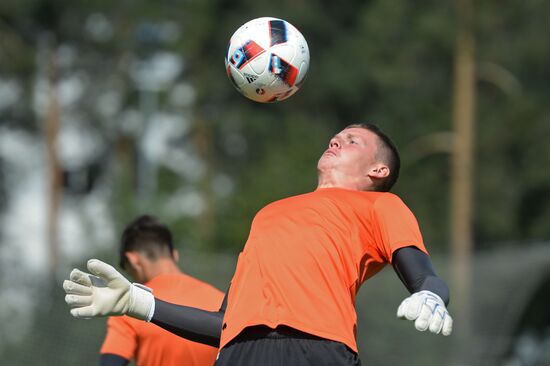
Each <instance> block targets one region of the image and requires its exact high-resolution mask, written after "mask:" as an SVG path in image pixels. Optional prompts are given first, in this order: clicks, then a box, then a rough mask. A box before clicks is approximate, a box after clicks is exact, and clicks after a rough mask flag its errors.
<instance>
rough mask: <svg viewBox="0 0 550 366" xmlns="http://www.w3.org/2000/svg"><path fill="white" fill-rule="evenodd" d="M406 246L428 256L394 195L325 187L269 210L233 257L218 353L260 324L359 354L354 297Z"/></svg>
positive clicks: (263, 212)
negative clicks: (343, 346) (287, 329)
mask: <svg viewBox="0 0 550 366" xmlns="http://www.w3.org/2000/svg"><path fill="white" fill-rule="evenodd" d="M405 246H416V247H418V248H419V249H420V250H422V251H424V252H426V249H425V247H424V244H423V240H422V236H421V234H420V230H419V228H418V223H417V221H416V219H415V217H414V215H413V214H412V212H411V211H410V210H409V209H408V208H407V206H406V205H405V204H404V203H403V201H401V199H400V198H399V197H397V196H396V195H394V194H392V193H387V192H384V193H382V192H360V191H352V190H346V189H339V188H324V189H317V190H316V191H314V192H311V193H306V194H303V195H299V196H294V197H290V198H286V199H283V200H280V201H276V202H274V203H271V204H269V205H267V206H266V207H264V208H263V209H262V210H260V211H259V212H258V214H257V215H256V217H255V218H254V220H253V222H252V226H251V229H250V234H249V237H248V240H247V242H246V244H245V247H244V249H243V251H242V252H241V254H240V255H239V260H238V263H237V268H236V271H235V275H234V277H233V280H232V282H231V288H230V291H229V297H228V303H227V310H226V313H225V317H224V325H223V327H222V328H223V331H222V339H221V344H220V347H223V346H224V345H226V344H227V343H228V342H229V341H230V340H231V339H233V338H234V337H236V336H237V335H238V334H239V333H240V332H241V331H242V330H243V329H244V328H246V327H248V326H253V325H259V324H263V325H267V326H269V327H273V328H275V327H276V326H278V325H287V326H290V327H292V328H295V329H299V330H301V331H303V332H306V333H309V334H313V335H316V336H319V337H323V338H326V339H330V340H334V341H338V342H342V343H344V344H346V345H347V346H348V347H350V348H351V349H353V350H354V351H356V352H357V344H356V340H355V336H356V324H357V315H356V313H355V296H356V294H357V291H358V290H359V287H360V286H361V284H362V283H363V282H364V281H365V280H366V279H368V278H369V277H371V276H373V275H374V274H376V273H377V272H378V271H379V270H380V269H382V267H383V266H384V265H385V264H386V263H390V262H391V259H392V254H393V252H394V251H395V250H397V249H399V248H402V247H405Z"/></svg>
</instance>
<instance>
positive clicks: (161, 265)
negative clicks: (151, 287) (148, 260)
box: [146, 258, 181, 281]
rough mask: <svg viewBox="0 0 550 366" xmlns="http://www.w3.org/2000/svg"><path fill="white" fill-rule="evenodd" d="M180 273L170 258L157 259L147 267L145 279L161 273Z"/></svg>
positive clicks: (150, 278)
mask: <svg viewBox="0 0 550 366" xmlns="http://www.w3.org/2000/svg"><path fill="white" fill-rule="evenodd" d="M177 273H181V270H180V268H179V267H178V265H177V264H176V262H174V261H173V260H172V259H163V258H162V259H158V260H157V261H155V263H154V264H153V265H151V266H150V267H149V268H148V269H147V274H146V275H147V278H148V280H147V281H150V280H152V279H153V278H155V277H157V276H160V275H163V274H177Z"/></svg>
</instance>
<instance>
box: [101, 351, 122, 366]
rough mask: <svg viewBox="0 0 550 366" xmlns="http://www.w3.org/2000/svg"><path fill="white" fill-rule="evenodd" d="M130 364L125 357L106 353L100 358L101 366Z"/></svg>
mask: <svg viewBox="0 0 550 366" xmlns="http://www.w3.org/2000/svg"><path fill="white" fill-rule="evenodd" d="M128 362H129V361H128V360H127V359H125V358H124V357H122V356H119V355H113V354H112V353H104V354H102V355H101V357H100V358H99V365H100V366H126V365H128Z"/></svg>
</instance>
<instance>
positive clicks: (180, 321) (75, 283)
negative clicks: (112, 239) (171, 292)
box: [63, 259, 227, 346]
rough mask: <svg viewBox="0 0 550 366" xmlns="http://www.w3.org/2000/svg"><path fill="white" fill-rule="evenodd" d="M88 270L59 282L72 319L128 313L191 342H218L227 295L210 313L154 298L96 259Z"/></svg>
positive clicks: (148, 290)
mask: <svg viewBox="0 0 550 366" xmlns="http://www.w3.org/2000/svg"><path fill="white" fill-rule="evenodd" d="M88 270H89V271H90V272H91V274H90V273H85V272H82V271H80V270H78V269H74V270H73V271H72V272H71V274H70V276H69V279H68V280H65V281H64V282H63V289H64V290H65V292H66V294H67V295H66V296H65V302H66V303H67V304H68V305H69V307H70V308H71V315H73V316H74V317H75V318H92V317H97V316H110V315H128V316H131V317H133V318H136V319H140V320H145V321H152V322H153V323H155V324H157V325H159V326H160V327H162V328H164V329H166V330H168V331H170V332H172V333H175V334H177V335H179V336H182V337H185V338H187V339H189V340H192V341H195V342H199V343H204V344H208V345H211V346H218V345H219V342H220V337H221V325H222V320H223V315H224V313H225V307H226V303H227V300H226V299H227V294H226V297H225V298H224V301H223V302H222V306H221V308H220V310H219V311H217V312H211V311H206V310H200V309H197V308H192V307H189V306H182V305H175V304H170V303H167V302H164V301H161V300H159V299H156V298H155V297H154V296H153V294H152V292H151V290H150V289H148V288H146V287H145V286H143V285H140V284H135V283H134V284H133V283H130V281H128V280H127V279H126V278H124V276H123V275H122V274H120V273H119V272H118V271H117V270H116V269H114V268H113V267H112V266H111V265H109V264H107V263H104V262H102V261H100V260H97V259H91V260H89V261H88Z"/></svg>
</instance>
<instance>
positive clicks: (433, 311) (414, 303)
mask: <svg viewBox="0 0 550 366" xmlns="http://www.w3.org/2000/svg"><path fill="white" fill-rule="evenodd" d="M397 317H398V318H400V319H407V320H413V321H414V327H415V328H416V329H417V330H419V331H421V332H423V331H425V330H430V332H432V333H435V334H439V333H441V334H443V335H444V336H448V335H449V334H451V332H452V330H453V318H451V316H450V315H449V312H448V311H447V308H446V307H445V303H444V302H443V300H442V299H441V298H440V297H439V296H437V295H436V294H434V293H433V292H431V291H420V292H415V293H414V294H412V295H411V296H409V297H407V298H406V299H405V300H403V302H401V305H399V308H397Z"/></svg>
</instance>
